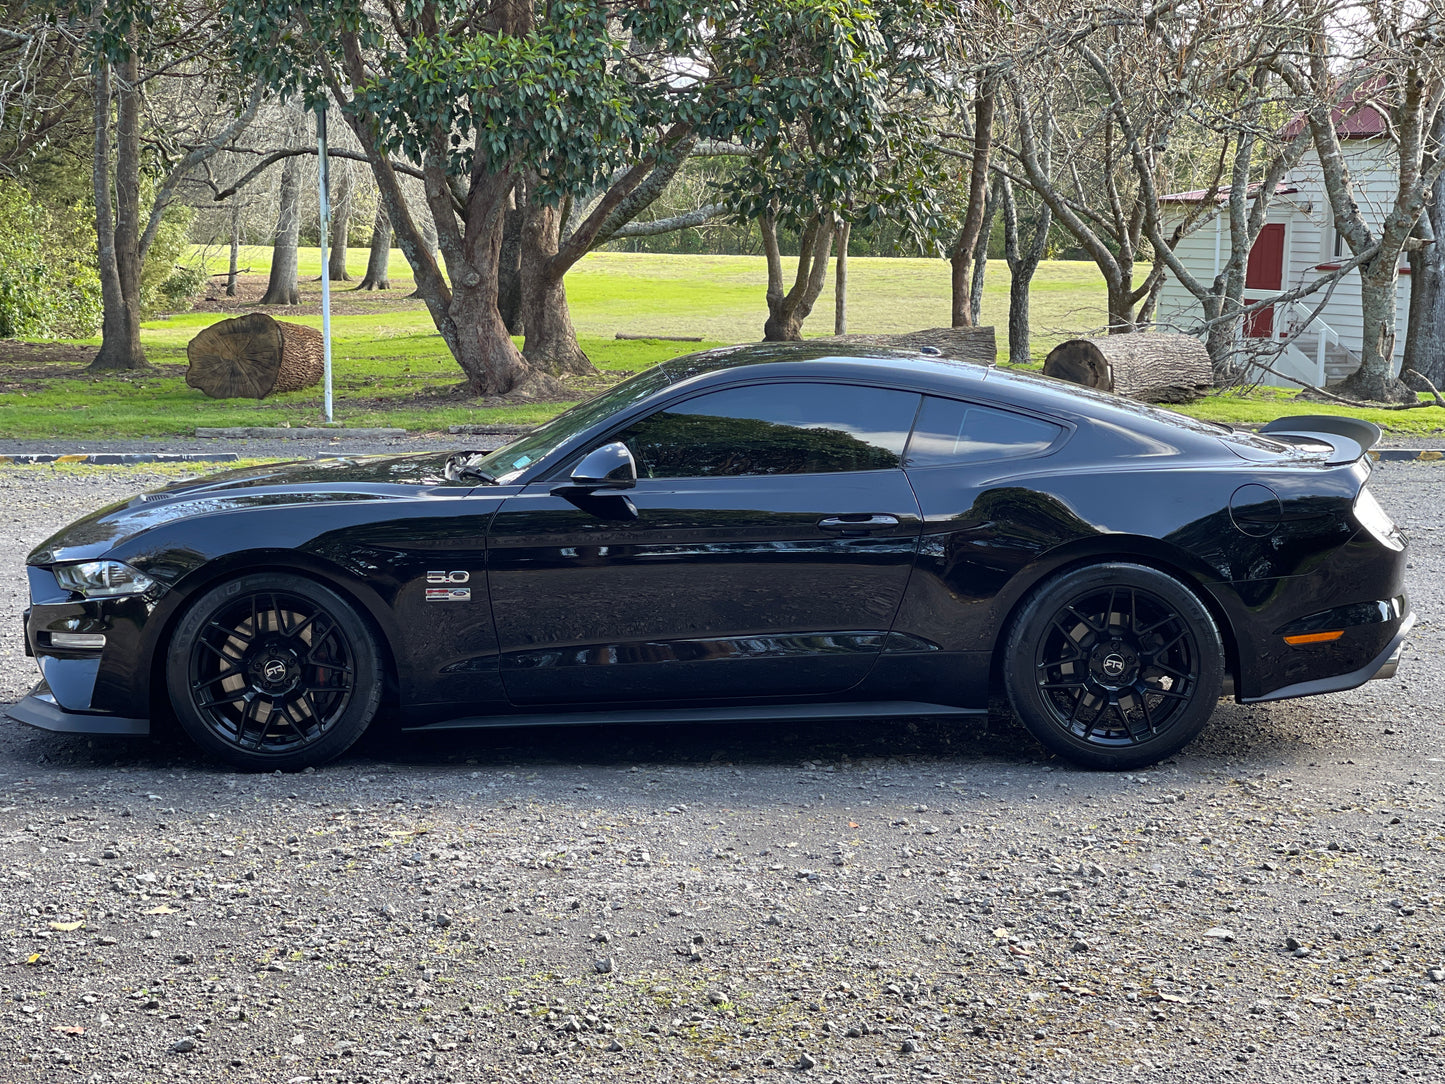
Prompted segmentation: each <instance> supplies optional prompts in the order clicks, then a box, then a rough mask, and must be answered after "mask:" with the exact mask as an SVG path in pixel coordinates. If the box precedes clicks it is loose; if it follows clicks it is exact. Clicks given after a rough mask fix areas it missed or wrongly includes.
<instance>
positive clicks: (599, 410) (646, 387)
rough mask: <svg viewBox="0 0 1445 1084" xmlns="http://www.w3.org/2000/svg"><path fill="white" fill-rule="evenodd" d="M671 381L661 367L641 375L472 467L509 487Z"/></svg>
mask: <svg viewBox="0 0 1445 1084" xmlns="http://www.w3.org/2000/svg"><path fill="white" fill-rule="evenodd" d="M669 379H670V378H669V377H668V375H667V371H666V370H665V369H664V368H663V367H662V366H661V365H658V366H655V367H653V368H651V369H648V370H647V371H646V372H642V373H638V374H637V375H636V376H634V377H632V378H630V379H628V380H624V381H623V382H622V383H621V384H617V385H616V386H614V387H611V388H609V389H608V390H607V391H605V392H603V393H602V394H601V395H598V396H596V397H595V398H592V399H588V400H586V401H585V402H581V403H578V404H577V405H576V406H574V407H573V408H572V409H571V410H567V411H563V412H562V413H561V414H558V415H557V416H556V417H555V418H553V419H552V420H551V421H549V422H546V423H544V424H542V425H539V426H538V427H537V428H536V429H534V430H532V432H530V433H528V434H526V435H525V436H521V437H518V438H517V439H516V440H514V441H512V442H511V443H510V444H504V445H502V447H500V448H498V449H497V450H496V451H494V452H492V453H490V454H489V455H486V456H483V457H481V458H478V459H476V460H474V461H473V462H472V463H470V464H469V466H471V467H474V468H476V469H479V470H482V471H485V472H487V473H488V474H491V475H495V476H496V479H497V481H498V482H501V483H503V484H504V485H505V484H506V483H507V482H510V481H512V479H514V478H515V477H516V476H517V475H518V474H520V473H521V472H522V471H524V470H526V469H527V468H528V467H530V466H531V465H532V464H533V463H535V462H537V460H539V459H541V458H542V457H543V456H545V455H548V454H550V453H551V452H553V451H555V450H556V449H557V448H559V447H560V446H561V445H563V444H565V443H566V442H567V441H569V440H571V439H572V438H573V437H575V436H576V435H577V434H578V433H580V432H582V430H584V429H586V428H587V427H588V426H589V425H595V424H596V423H597V422H599V421H601V420H602V419H603V418H605V417H607V416H608V415H609V414H616V413H617V412H618V411H619V410H626V409H627V408H628V407H629V406H631V405H632V404H633V403H636V402H638V401H640V400H642V399H646V398H647V397H648V396H649V395H651V394H652V393H653V392H655V391H657V389H658V388H662V387H666V386H667V384H668V383H669Z"/></svg>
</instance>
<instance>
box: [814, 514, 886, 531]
mask: <svg viewBox="0 0 1445 1084" xmlns="http://www.w3.org/2000/svg"><path fill="white" fill-rule="evenodd" d="M818 526H819V527H820V528H821V529H822V530H825V531H836V532H837V533H838V534H843V535H864V534H872V533H873V532H874V531H884V530H887V529H888V528H890V527H897V526H898V517H897V516H889V515H878V516H873V515H868V514H867V513H856V514H849V515H844V516H825V517H824V518H823V519H820V520H819V521H818Z"/></svg>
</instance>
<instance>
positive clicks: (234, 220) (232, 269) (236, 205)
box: [226, 193, 241, 297]
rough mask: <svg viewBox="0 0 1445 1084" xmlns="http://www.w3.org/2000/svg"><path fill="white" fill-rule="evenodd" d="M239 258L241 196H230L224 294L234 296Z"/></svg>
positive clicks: (238, 270)
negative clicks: (229, 235)
mask: <svg viewBox="0 0 1445 1084" xmlns="http://www.w3.org/2000/svg"><path fill="white" fill-rule="evenodd" d="M240 260H241V196H240V193H236V194H234V195H232V196H231V261H230V263H229V265H228V266H227V270H226V296H227V297H235V296H236V275H237V274H238V273H239V272H240Z"/></svg>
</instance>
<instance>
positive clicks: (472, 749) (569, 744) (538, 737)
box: [0, 710, 1049, 793]
mask: <svg viewBox="0 0 1445 1084" xmlns="http://www.w3.org/2000/svg"><path fill="white" fill-rule="evenodd" d="M7 722H8V720H7ZM905 756H906V757H922V758H927V759H936V760H954V761H958V762H960V763H965V762H967V763H975V762H998V763H1001V764H1003V763H1007V764H1030V763H1043V762H1045V761H1046V760H1048V759H1049V758H1048V757H1047V756H1046V754H1045V753H1044V751H1043V750H1042V749H1041V748H1040V747H1039V745H1038V744H1037V743H1036V742H1035V741H1034V740H1033V739H1032V738H1031V737H1030V736H1029V734H1028V733H1027V731H1025V730H1024V729H1023V728H1022V727H1021V726H1019V725H1018V723H1017V722H1016V721H1015V720H1014V718H1013V716H1012V715H1010V714H1009V713H1008V712H1007V710H999V711H995V712H991V713H990V715H989V716H988V718H987V721H985V720H984V719H983V718H982V717H980V718H979V719H977V720H976V721H975V720H967V719H965V720H960V719H958V718H957V717H946V716H938V717H932V718H909V719H889V718H876V719H857V720H849V721H845V722H841V723H840V722H838V721H836V720H832V721H822V722H806V721H805V722H782V723H779V722H751V721H749V722H735V723H715V722H708V723H699V724H694V725H685V724H677V723H672V724H658V725H642V724H639V725H625V724H607V725H590V724H584V725H577V726H547V727H497V728H490V729H488V728H482V729H476V730H442V731H430V732H428V731H402V730H400V729H399V728H398V727H397V726H396V725H395V724H394V722H392V721H390V720H385V719H383V720H381V721H380V722H379V724H378V725H377V726H374V727H372V729H371V730H370V731H369V732H368V733H367V734H365V735H363V736H362V738H361V740H360V741H359V742H357V744H356V745H355V746H353V747H352V748H351V749H350V750H349V751H348V752H347V753H346V754H345V755H344V756H342V757H341V758H340V759H339V760H337V761H336V762H334V763H335V765H336V766H338V767H348V766H349V767H359V768H367V769H369V768H372V767H376V766H380V765H386V766H390V767H392V768H393V769H400V770H406V769H408V768H416V769H424V768H441V767H448V766H457V765H464V766H466V767H468V768H469V769H472V770H475V769H477V768H492V769H495V768H517V767H545V766H548V765H562V764H567V765H577V764H589V765H597V766H603V767H607V766H617V765H628V766H631V765H668V766H681V765H707V764H719V763H726V764H730V765H733V766H738V765H748V764H753V765H758V766H771V765H778V764H793V763H797V762H798V761H800V760H820V761H842V760H849V759H853V760H860V759H865V758H878V757H905ZM157 770H187V771H201V772H216V773H227V772H230V771H231V770H232V769H230V768H229V767H228V766H226V765H225V764H223V763H221V762H220V761H219V760H216V759H214V758H212V757H209V756H207V755H205V754H203V753H201V752H200V751H199V750H198V749H196V748H195V747H194V746H193V745H192V744H191V743H190V741H189V740H188V739H187V738H186V737H185V735H184V734H182V733H180V732H179V731H178V730H176V729H175V728H173V727H163V728H161V729H160V731H159V732H158V733H156V734H153V735H151V736H149V737H144V738H115V737H104V736H98V735H74V734H57V733H51V732H47V731H42V730H32V729H30V728H28V727H24V726H21V725H19V724H10V725H9V727H7V732H5V733H4V734H3V737H0V793H3V792H4V790H5V789H6V784H7V783H9V782H13V781H16V780H18V779H21V778H29V779H31V780H33V779H34V778H35V777H37V776H43V775H46V774H52V773H59V772H81V773H89V772H99V771H103V772H116V771H120V772H131V771H137V772H143V771H157Z"/></svg>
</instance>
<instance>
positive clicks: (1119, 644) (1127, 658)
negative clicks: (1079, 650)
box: [1089, 640, 1139, 689]
mask: <svg viewBox="0 0 1445 1084" xmlns="http://www.w3.org/2000/svg"><path fill="white" fill-rule="evenodd" d="M1138 672H1139V655H1138V653H1137V652H1136V651H1134V649H1133V648H1132V647H1130V646H1129V645H1128V644H1127V643H1125V642H1123V641H1122V640H1110V641H1107V642H1106V643H1102V644H1099V645H1098V646H1097V647H1095V648H1094V650H1093V651H1092V652H1090V653H1089V676H1090V677H1091V678H1092V679H1093V680H1094V681H1096V682H1097V683H1098V684H1099V685H1101V686H1103V687H1104V688H1106V689H1121V688H1123V687H1124V686H1125V685H1128V684H1129V683H1130V682H1132V681H1133V680H1134V678H1135V676H1136V675H1137V674H1138Z"/></svg>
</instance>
